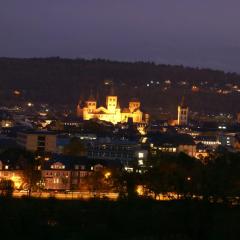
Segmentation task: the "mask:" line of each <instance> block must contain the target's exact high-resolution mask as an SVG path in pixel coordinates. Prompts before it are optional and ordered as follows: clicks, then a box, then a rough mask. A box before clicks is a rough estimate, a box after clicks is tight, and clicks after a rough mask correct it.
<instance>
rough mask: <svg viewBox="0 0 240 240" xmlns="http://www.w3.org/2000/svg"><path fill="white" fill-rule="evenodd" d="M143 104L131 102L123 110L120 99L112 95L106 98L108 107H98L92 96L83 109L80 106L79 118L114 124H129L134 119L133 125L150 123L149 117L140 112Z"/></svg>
mask: <svg viewBox="0 0 240 240" xmlns="http://www.w3.org/2000/svg"><path fill="white" fill-rule="evenodd" d="M140 106H141V103H140V102H139V101H138V100H133V101H130V102H129V106H128V107H127V108H123V109H121V108H120V106H119V101H118V97H117V96H115V95H110V96H107V97H106V107H103V106H100V107H97V101H96V100H95V99H94V98H93V97H92V96H91V97H90V98H89V99H88V100H87V101H86V102H85V104H84V106H83V107H81V106H80V104H78V106H77V116H79V117H82V118H83V119H84V120H90V119H94V118H95V119H99V120H103V121H107V122H111V123H113V124H116V123H124V122H128V120H129V119H132V121H133V123H148V120H149V115H148V114H144V113H143V112H142V111H141V110H140Z"/></svg>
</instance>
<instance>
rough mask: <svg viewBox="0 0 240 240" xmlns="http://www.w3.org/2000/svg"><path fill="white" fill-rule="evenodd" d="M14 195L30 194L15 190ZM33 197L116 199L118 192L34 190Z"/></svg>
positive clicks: (19, 196)
mask: <svg viewBox="0 0 240 240" xmlns="http://www.w3.org/2000/svg"><path fill="white" fill-rule="evenodd" d="M13 196H14V197H16V198H21V197H24V196H28V193H27V192H23V191H22V192H19V191H14V193H13ZM31 197H34V198H50V197H54V198H56V199H62V200H67V199H69V200H72V199H91V198H96V197H98V198H108V199H111V200H116V199H117V198H118V193H114V192H110V193H91V192H68V193H61V192H33V193H31Z"/></svg>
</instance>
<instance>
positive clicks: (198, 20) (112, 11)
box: [0, 0, 240, 72]
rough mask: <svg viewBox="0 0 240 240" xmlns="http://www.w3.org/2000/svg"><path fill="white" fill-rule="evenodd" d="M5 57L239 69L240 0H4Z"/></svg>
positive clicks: (0, 52)
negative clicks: (62, 58)
mask: <svg viewBox="0 0 240 240" xmlns="http://www.w3.org/2000/svg"><path fill="white" fill-rule="evenodd" d="M0 56H5V57H48V56H60V57H69V58H75V57H85V58H96V57H99V58H109V59H114V60H130V61H135V60H144V61H147V60H151V61H155V62H157V63H166V64H183V65H188V66H200V67H211V68H215V69H223V70H226V71H237V72H240V0H0Z"/></svg>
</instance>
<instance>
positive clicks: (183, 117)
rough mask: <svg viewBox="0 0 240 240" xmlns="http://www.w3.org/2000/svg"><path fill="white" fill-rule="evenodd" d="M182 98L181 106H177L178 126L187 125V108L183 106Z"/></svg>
mask: <svg viewBox="0 0 240 240" xmlns="http://www.w3.org/2000/svg"><path fill="white" fill-rule="evenodd" d="M184 100H185V99H184V97H183V98H182V102H181V104H180V105H179V106H178V125H179V126H186V125H188V107H187V106H186V105H185V102H184Z"/></svg>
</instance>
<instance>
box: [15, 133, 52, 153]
mask: <svg viewBox="0 0 240 240" xmlns="http://www.w3.org/2000/svg"><path fill="white" fill-rule="evenodd" d="M17 143H18V145H19V146H21V147H23V148H24V149H26V150H28V151H32V152H36V151H37V152H53V153H55V152H57V134H56V133H54V132H48V131H25V132H19V133H18V136H17Z"/></svg>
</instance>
